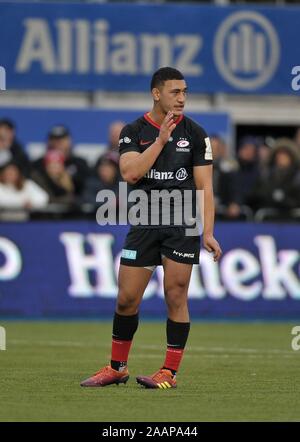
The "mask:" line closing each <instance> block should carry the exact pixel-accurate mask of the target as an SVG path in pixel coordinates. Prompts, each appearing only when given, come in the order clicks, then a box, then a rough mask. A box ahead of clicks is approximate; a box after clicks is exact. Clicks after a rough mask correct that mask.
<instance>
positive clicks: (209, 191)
mask: <svg viewBox="0 0 300 442" xmlns="http://www.w3.org/2000/svg"><path fill="white" fill-rule="evenodd" d="M212 169H213V167H212V165H208V166H195V167H194V168H193V174H194V181H195V185H196V188H197V190H203V192H204V195H203V246H204V248H205V249H206V250H207V251H208V252H213V253H214V261H218V260H219V259H220V257H221V255H222V250H221V247H220V245H219V243H218V241H217V240H216V239H215V238H214V233H213V232H214V218H215V205H214V193H213V186H212Z"/></svg>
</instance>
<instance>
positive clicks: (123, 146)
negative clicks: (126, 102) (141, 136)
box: [119, 124, 141, 155]
mask: <svg viewBox="0 0 300 442" xmlns="http://www.w3.org/2000/svg"><path fill="white" fill-rule="evenodd" d="M119 152H120V155H122V153H126V152H141V150H140V147H139V142H138V134H137V131H135V130H134V128H133V127H132V125H131V124H127V125H126V126H125V127H123V129H122V130H121V134H120V140H119Z"/></svg>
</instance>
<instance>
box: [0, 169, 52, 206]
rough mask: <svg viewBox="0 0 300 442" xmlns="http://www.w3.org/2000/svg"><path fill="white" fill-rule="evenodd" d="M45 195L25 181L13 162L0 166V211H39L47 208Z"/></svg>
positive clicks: (32, 184) (31, 182) (30, 182)
mask: <svg viewBox="0 0 300 442" xmlns="http://www.w3.org/2000/svg"><path fill="white" fill-rule="evenodd" d="M48 200H49V197H48V195H47V193H46V192H45V191H44V190H43V189H42V188H41V187H40V186H38V185H37V184H36V183H34V182H33V181H32V180H30V179H27V178H26V177H25V176H24V175H23V173H22V171H21V169H20V167H19V164H17V163H15V162H14V161H13V160H11V161H9V162H7V163H5V164H3V165H2V166H0V209H27V210H30V209H41V208H44V207H46V206H47V204H48Z"/></svg>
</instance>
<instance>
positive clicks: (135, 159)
mask: <svg viewBox="0 0 300 442" xmlns="http://www.w3.org/2000/svg"><path fill="white" fill-rule="evenodd" d="M173 118H174V115H173V113H172V112H168V113H167V115H166V117H165V118H164V120H163V122H162V125H161V127H160V131H159V135H158V137H157V139H156V140H155V142H154V143H153V144H152V145H151V146H150V147H149V148H148V149H146V150H145V151H144V152H143V153H139V152H127V153H124V154H123V155H121V158H120V171H121V175H122V177H123V179H124V180H125V181H127V182H128V183H129V184H135V183H136V182H137V181H139V180H140V179H141V178H142V177H143V176H144V175H145V174H146V173H147V172H148V170H149V169H151V167H152V166H153V164H154V163H155V161H156V159H157V157H158V155H159V154H160V152H161V151H162V149H163V147H164V145H165V144H166V143H167V142H168V140H169V138H170V136H171V133H172V132H173V130H174V129H175V127H176V124H175V123H174V120H173Z"/></svg>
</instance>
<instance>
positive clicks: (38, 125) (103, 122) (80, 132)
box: [0, 107, 232, 159]
mask: <svg viewBox="0 0 300 442" xmlns="http://www.w3.org/2000/svg"><path fill="white" fill-rule="evenodd" d="M148 110H149V109H145V111H148ZM142 114H143V112H141V111H125V110H113V111H112V110H82V109H41V108H35V109H32V108H12V107H0V119H1V118H9V119H11V120H13V121H14V122H15V124H16V127H17V138H18V139H20V141H21V142H22V143H24V147H25V150H27V151H28V153H29V155H30V156H31V157H36V156H39V155H41V154H42V153H43V151H44V149H45V142H46V137H47V134H48V132H49V130H50V128H51V127H52V126H54V125H57V124H63V125H65V126H66V127H68V128H69V130H70V132H71V134H72V138H73V143H74V148H75V151H76V152H77V153H78V154H81V155H83V156H85V157H87V156H89V152H90V153H91V154H92V155H90V156H92V157H93V158H94V159H95V158H98V156H99V155H100V154H101V152H102V151H103V150H104V149H105V148H106V146H107V144H108V132H109V126H110V125H111V124H112V123H113V122H116V121H123V122H124V124H125V123H130V122H131V121H133V120H135V119H136V118H138V117H140V116H141V115H142ZM187 115H188V116H190V117H191V118H192V119H193V120H195V121H196V122H197V123H199V124H200V125H201V126H202V127H204V128H205V130H206V132H207V133H208V135H210V136H211V135H213V134H218V135H219V136H221V137H222V138H223V139H224V140H225V141H226V142H227V143H230V140H231V130H232V125H231V119H230V117H229V115H228V114H226V113H222V112H211V113H210V112H202V113H194V112H189V113H187Z"/></svg>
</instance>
